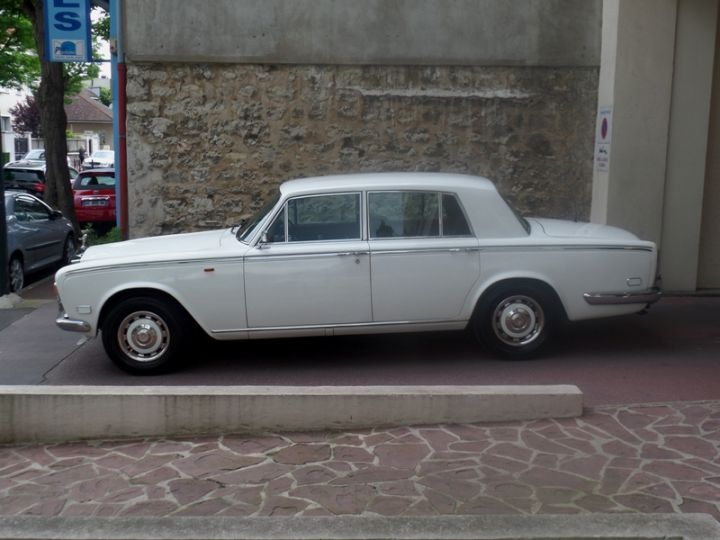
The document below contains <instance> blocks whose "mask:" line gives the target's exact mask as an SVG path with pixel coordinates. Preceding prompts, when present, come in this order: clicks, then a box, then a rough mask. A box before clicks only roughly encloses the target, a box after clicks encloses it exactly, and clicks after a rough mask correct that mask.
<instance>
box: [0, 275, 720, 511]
mask: <svg viewBox="0 0 720 540" xmlns="http://www.w3.org/2000/svg"><path fill="white" fill-rule="evenodd" d="M51 285H52V284H51V282H49V281H45V282H42V283H40V284H39V285H38V286H37V287H34V288H31V289H29V290H27V291H24V293H23V296H24V300H23V302H24V304H21V305H19V306H16V307H15V308H14V309H12V310H4V311H5V312H6V313H9V312H12V315H7V317H11V316H12V317H15V320H17V319H18V318H22V317H32V316H33V315H34V314H35V315H36V316H41V315H42V316H47V313H44V312H45V311H47V310H53V309H55V307H54V305H53V304H52V301H51V300H49V299H50V298H52V296H51V294H50V293H51ZM29 322H31V321H29ZM23 326H25V325H10V326H9V327H7V328H6V329H5V330H4V331H3V335H5V336H6V337H12V336H10V334H8V332H11V331H12V332H16V331H20V330H19V328H21V327H23ZM27 326H32V325H27ZM48 331H50V330H48ZM61 335H63V336H67V335H69V334H67V333H62V334H61ZM17 339H18V342H20V343H25V345H24V354H26V356H27V355H30V356H32V355H36V353H34V352H32V347H28V345H27V344H28V343H30V344H31V345H32V343H37V344H38V346H40V345H42V344H43V342H44V341H47V340H48V339H52V340H53V341H52V343H53V347H52V348H51V349H54V352H55V353H56V356H57V354H58V351H59V350H60V347H61V344H60V343H59V342H57V341H55V338H54V337H52V338H49V337H42V336H37V335H35V336H34V339H33V340H29V339H26V338H20V337H18V338H17ZM72 339H73V340H75V339H76V336H72ZM10 341H13V340H12V339H7V340H6V343H7V342H10ZM62 346H63V347H65V346H67V347H68V348H69V349H72V347H74V346H75V343H74V341H72V342H68V343H65V344H62ZM44 347H45V349H48V347H47V343H45V344H44ZM5 352H6V353H8V351H5ZM10 352H11V351H10ZM2 353H3V351H0V357H2V364H3V366H0V367H2V369H6V370H12V369H11V368H12V364H11V362H10V361H9V360H8V359H9V358H11V357H13V358H14V357H15V356H16V353H13V354H12V355H10V356H8V355H7V354H6V355H5V356H2ZM18 354H19V353H18ZM30 356H28V357H27V358H28V359H29V358H30ZM23 358H25V357H23ZM28 359H25V360H23V359H22V358H20V359H18V358H15V359H14V360H13V361H18V362H22V361H29V360H28ZM57 359H58V357H56V358H55V359H54V360H53V359H51V358H49V357H48V362H52V361H55V362H56V361H57ZM32 361H35V362H37V361H40V360H39V357H37V355H36V357H35V358H33V359H32ZM616 512H622V513H643V514H644V513H665V514H671V513H697V512H700V513H707V514H710V515H712V516H713V517H715V519H718V520H720V401H708V402H695V403H689V402H678V403H663V404H655V405H647V404H644V405H634V406H616V407H599V408H596V409H589V410H586V412H585V414H584V416H582V417H581V418H577V419H572V420H546V421H532V422H522V423H511V424H485V425H436V426H425V427H413V428H407V427H403V428H395V429H388V430H384V429H383V430H368V431H354V432H344V433H284V434H268V435H266V436H255V437H247V436H240V435H223V436H219V437H198V438H184V439H176V440H158V439H142V440H132V441H127V440H125V441H90V442H79V443H68V444H53V445H41V446H36V445H32V446H31V445H20V446H4V447H1V446H0V516H45V517H49V516H62V517H76V516H95V517H108V516H128V517H130V516H151V517H160V516H249V517H250V516H336V515H363V516H373V515H375V516H438V515H477V514H485V515H536V514H545V515H557V514H589V513H616Z"/></svg>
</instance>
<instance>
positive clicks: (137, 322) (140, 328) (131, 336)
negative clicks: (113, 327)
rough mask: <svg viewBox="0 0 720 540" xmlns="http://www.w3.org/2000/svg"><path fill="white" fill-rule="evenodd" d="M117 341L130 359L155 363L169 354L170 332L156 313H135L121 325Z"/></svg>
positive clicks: (127, 317)
mask: <svg viewBox="0 0 720 540" xmlns="http://www.w3.org/2000/svg"><path fill="white" fill-rule="evenodd" d="M117 340H118V344H119V345H120V349H121V350H122V352H123V353H124V354H125V355H126V356H127V357H128V358H130V359H132V360H134V361H136V362H143V363H145V362H154V361H155V360H158V359H159V358H161V357H162V356H163V355H164V354H165V353H166V352H167V350H168V347H169V346H170V330H169V328H168V325H167V323H166V322H165V321H164V320H163V318H162V317H160V316H159V315H157V314H156V313H153V312H151V311H134V312H133V313H130V314H129V315H128V316H126V317H125V318H124V319H123V320H122V322H121V323H120V326H119V327H118V334H117Z"/></svg>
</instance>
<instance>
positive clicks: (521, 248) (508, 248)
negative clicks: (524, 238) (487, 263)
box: [479, 244, 653, 252]
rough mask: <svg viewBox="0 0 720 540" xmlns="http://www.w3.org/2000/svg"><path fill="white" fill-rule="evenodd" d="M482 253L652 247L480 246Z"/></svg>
mask: <svg viewBox="0 0 720 540" xmlns="http://www.w3.org/2000/svg"><path fill="white" fill-rule="evenodd" d="M479 249H480V251H647V252H652V251H653V250H652V248H651V247H645V246H625V245H618V246H614V245H595V246H593V245H585V244H576V245H547V244H546V245H517V246H480V248H479Z"/></svg>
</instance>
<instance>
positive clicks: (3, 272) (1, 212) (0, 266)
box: [0, 128, 10, 296]
mask: <svg viewBox="0 0 720 540" xmlns="http://www.w3.org/2000/svg"><path fill="white" fill-rule="evenodd" d="M4 167H5V159H4V158H3V135H2V129H1V128H0V296H4V295H6V294H7V293H9V292H10V287H9V285H10V283H9V281H8V264H7V263H8V260H7V257H8V253H7V221H6V219H5V171H4V170H3V168H4Z"/></svg>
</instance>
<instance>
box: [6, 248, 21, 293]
mask: <svg viewBox="0 0 720 540" xmlns="http://www.w3.org/2000/svg"><path fill="white" fill-rule="evenodd" d="M8 284H9V285H10V292H11V293H16V292H19V291H20V289H22V288H23V287H24V286H25V269H24V268H23V263H22V260H20V258H19V257H17V256H15V257H13V258H12V259H10V263H9V264H8Z"/></svg>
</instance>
